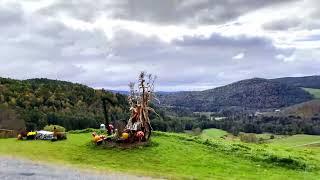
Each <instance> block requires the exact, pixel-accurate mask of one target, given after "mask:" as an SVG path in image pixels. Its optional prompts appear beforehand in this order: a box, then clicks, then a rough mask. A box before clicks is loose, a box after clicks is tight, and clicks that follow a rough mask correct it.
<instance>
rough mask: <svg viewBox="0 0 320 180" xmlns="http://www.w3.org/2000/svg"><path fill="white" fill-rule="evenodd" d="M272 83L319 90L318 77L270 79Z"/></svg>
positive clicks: (319, 82) (319, 80) (319, 78)
mask: <svg viewBox="0 0 320 180" xmlns="http://www.w3.org/2000/svg"><path fill="white" fill-rule="evenodd" d="M272 81H274V82H280V83H285V84H288V85H290V86H296V87H304V88H314V89H320V76H305V77H284V78H277V79H272Z"/></svg>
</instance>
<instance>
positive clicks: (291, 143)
mask: <svg viewBox="0 0 320 180" xmlns="http://www.w3.org/2000/svg"><path fill="white" fill-rule="evenodd" d="M315 142H319V143H320V136H315V135H305V134H298V135H293V136H287V137H284V138H279V139H274V140H272V141H270V143H272V144H274V145H281V146H287V147H299V146H304V145H308V144H310V143H315Z"/></svg>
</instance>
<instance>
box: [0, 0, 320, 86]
mask: <svg viewBox="0 0 320 180" xmlns="http://www.w3.org/2000/svg"><path fill="white" fill-rule="evenodd" d="M319 7H320V1H318V0H268V1H263V0H157V1H156V0H95V1H94V0H23V1H22V0H0V47H1V48H0V76H1V77H10V78H15V79H28V78H39V77H46V78H51V79H60V80H67V81H72V82H79V83H83V84H86V85H89V86H91V87H95V88H102V87H103V88H106V89H118V90H127V89H128V88H127V84H128V82H129V81H133V80H135V78H136V77H137V75H138V73H139V72H140V71H142V70H146V71H148V72H151V73H153V74H156V75H157V76H158V81H157V89H158V90H162V91H178V90H202V89H207V88H212V87H216V86H220V85H225V84H227V83H230V82H234V81H237V80H241V79H246V78H252V77H262V78H274V77H282V76H302V75H315V74H320V8H319Z"/></svg>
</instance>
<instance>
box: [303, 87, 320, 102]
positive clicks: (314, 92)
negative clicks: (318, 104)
mask: <svg viewBox="0 0 320 180" xmlns="http://www.w3.org/2000/svg"><path fill="white" fill-rule="evenodd" d="M303 89H304V90H306V91H308V92H309V93H310V94H312V95H314V97H315V98H317V99H320V89H312V88H303Z"/></svg>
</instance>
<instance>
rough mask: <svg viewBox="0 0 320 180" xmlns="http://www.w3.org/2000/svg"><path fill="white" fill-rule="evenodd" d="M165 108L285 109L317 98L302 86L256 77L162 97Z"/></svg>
mask: <svg viewBox="0 0 320 180" xmlns="http://www.w3.org/2000/svg"><path fill="white" fill-rule="evenodd" d="M159 98H160V101H161V103H163V104H164V105H165V106H173V107H184V108H187V109H190V110H192V111H218V110H221V109H228V108H235V109H241V110H242V109H253V110H255V109H269V108H281V107H286V106H290V105H293V104H298V103H301V102H305V101H309V100H311V99H313V96H312V95H311V94H309V93H308V92H306V91H304V90H303V89H301V88H300V87H296V86H292V85H288V84H286V83H281V82H277V81H274V80H268V79H261V78H254V79H248V80H242V81H238V82H235V83H232V84H229V85H226V86H222V87H218V88H214V89H209V90H205V91H193V92H177V93H171V94H167V95H160V96H159Z"/></svg>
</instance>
